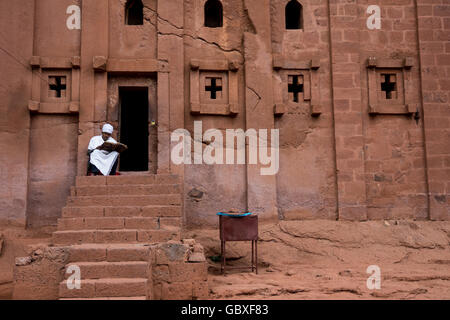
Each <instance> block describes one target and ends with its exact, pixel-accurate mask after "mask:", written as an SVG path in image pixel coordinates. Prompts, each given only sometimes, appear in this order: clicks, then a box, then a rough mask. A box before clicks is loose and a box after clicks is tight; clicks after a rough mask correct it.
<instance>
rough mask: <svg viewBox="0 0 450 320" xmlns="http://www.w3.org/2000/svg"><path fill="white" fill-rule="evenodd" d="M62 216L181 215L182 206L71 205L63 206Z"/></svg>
mask: <svg viewBox="0 0 450 320" xmlns="http://www.w3.org/2000/svg"><path fill="white" fill-rule="evenodd" d="M62 217H63V218H81V217H181V206H172V205H170V206H165V205H150V206H120V207H117V206H115V207H113V206H96V205H93V206H81V207H78V206H71V207H64V208H63V210H62Z"/></svg>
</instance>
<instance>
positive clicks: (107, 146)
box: [97, 142, 128, 153]
mask: <svg viewBox="0 0 450 320" xmlns="http://www.w3.org/2000/svg"><path fill="white" fill-rule="evenodd" d="M97 149H99V150H105V151H108V152H112V151H117V152H118V153H122V152H124V151H125V150H127V149H128V147H127V146H126V145H124V144H123V143H120V142H117V143H112V142H103V144H102V145H101V146H100V147H98V148H97Z"/></svg>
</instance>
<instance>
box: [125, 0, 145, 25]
mask: <svg viewBox="0 0 450 320" xmlns="http://www.w3.org/2000/svg"><path fill="white" fill-rule="evenodd" d="M125 24H126V25H130V26H136V25H143V24H144V5H143V4H142V1H141V0H128V1H127V3H126V5H125Z"/></svg>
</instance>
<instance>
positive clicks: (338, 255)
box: [0, 220, 450, 299]
mask: <svg viewBox="0 0 450 320" xmlns="http://www.w3.org/2000/svg"><path fill="white" fill-rule="evenodd" d="M51 231H53V230H52V228H46V229H40V230H24V229H22V228H18V227H0V239H2V238H3V245H1V246H0V247H1V250H0V299H9V298H11V294H12V272H13V265H14V258H15V257H17V256H24V255H27V254H28V253H29V249H27V246H28V245H35V244H38V243H49V242H50V235H51ZM1 235H3V237H1ZM259 237H260V241H259V242H258V259H259V270H258V271H259V272H258V274H257V275H256V274H254V273H251V272H249V271H246V270H244V271H242V270H239V271H238V270H233V271H227V273H226V274H225V275H221V274H220V262H218V261H219V259H220V242H219V232H218V230H217V229H202V230H190V231H185V232H184V234H183V238H194V239H196V240H197V241H198V242H200V243H201V244H202V245H203V246H204V247H205V254H206V256H207V257H208V262H209V265H210V267H209V287H210V298H211V299H450V250H449V249H450V222H429V221H370V222H343V221H339V222H336V221H329V220H312V221H280V222H278V223H265V224H264V223H260V226H259ZM0 243H1V240H0ZM249 257H250V242H230V243H228V244H227V258H228V261H229V265H234V266H238V265H249V264H250V258H249ZM370 265H377V266H379V268H380V271H381V289H379V290H376V289H375V290H370V289H368V288H367V286H366V281H367V278H368V277H369V276H370V274H368V273H366V270H367V267H368V266H370Z"/></svg>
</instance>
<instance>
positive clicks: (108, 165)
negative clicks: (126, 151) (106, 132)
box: [88, 136, 119, 176]
mask: <svg viewBox="0 0 450 320" xmlns="http://www.w3.org/2000/svg"><path fill="white" fill-rule="evenodd" d="M106 141H107V142H111V143H117V141H116V140H114V139H113V138H112V137H109V139H108V140H106ZM103 142H105V141H104V140H103V138H102V136H95V137H92V139H91V141H90V142H89V146H88V150H89V151H91V150H94V151H92V153H91V155H90V156H91V157H90V162H91V163H92V164H93V165H94V166H96V167H97V168H98V170H100V172H101V173H102V174H103V175H104V176H107V175H109V173H110V172H111V169H112V167H113V166H114V162H116V160H117V157H118V156H119V153H118V152H117V151H112V152H108V151H106V150H96V148H97V147H98V146H101V145H102V144H103Z"/></svg>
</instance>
